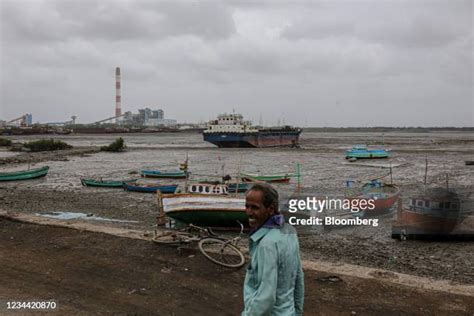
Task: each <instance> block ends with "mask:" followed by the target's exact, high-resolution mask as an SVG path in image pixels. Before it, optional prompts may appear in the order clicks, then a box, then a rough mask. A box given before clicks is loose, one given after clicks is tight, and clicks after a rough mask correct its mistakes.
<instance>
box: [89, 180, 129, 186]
mask: <svg viewBox="0 0 474 316" xmlns="http://www.w3.org/2000/svg"><path fill="white" fill-rule="evenodd" d="M132 181H134V180H126V181H124V180H102V179H100V180H96V179H81V184H82V185H83V186H87V187H101V188H122V187H123V183H124V182H132Z"/></svg>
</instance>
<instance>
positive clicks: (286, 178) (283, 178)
mask: <svg viewBox="0 0 474 316" xmlns="http://www.w3.org/2000/svg"><path fill="white" fill-rule="evenodd" d="M294 176H295V175H294V174H292V173H285V174H274V175H255V174H248V173H240V177H241V178H242V181H246V182H253V181H264V182H290V179H291V178H292V177H294Z"/></svg>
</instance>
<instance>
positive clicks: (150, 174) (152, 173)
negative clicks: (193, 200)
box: [140, 170, 186, 179]
mask: <svg viewBox="0 0 474 316" xmlns="http://www.w3.org/2000/svg"><path fill="white" fill-rule="evenodd" d="M140 174H141V176H142V177H145V178H167V179H184V178H186V173H185V172H161V171H157V170H141V171H140Z"/></svg>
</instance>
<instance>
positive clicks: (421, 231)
mask: <svg viewBox="0 0 474 316" xmlns="http://www.w3.org/2000/svg"><path fill="white" fill-rule="evenodd" d="M457 222H458V219H457V218H449V217H438V216H431V215H429V214H420V213H417V212H413V211H410V210H402V211H399V212H398V219H397V221H396V222H395V223H394V224H393V226H392V237H397V236H399V235H400V234H402V233H403V234H405V235H407V236H421V237H422V236H425V237H428V236H433V237H441V236H444V235H448V234H449V233H451V231H452V230H453V229H454V228H455V226H456V224H457Z"/></svg>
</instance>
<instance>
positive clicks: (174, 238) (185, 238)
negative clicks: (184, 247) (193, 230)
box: [152, 232, 192, 246]
mask: <svg viewBox="0 0 474 316" xmlns="http://www.w3.org/2000/svg"><path fill="white" fill-rule="evenodd" d="M191 237H192V235H191V234H188V233H183V232H165V233H163V234H161V235H157V236H155V237H153V238H152V241H153V242H155V243H157V244H161V245H171V246H173V245H181V244H185V243H188V242H189V241H190V239H191Z"/></svg>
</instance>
